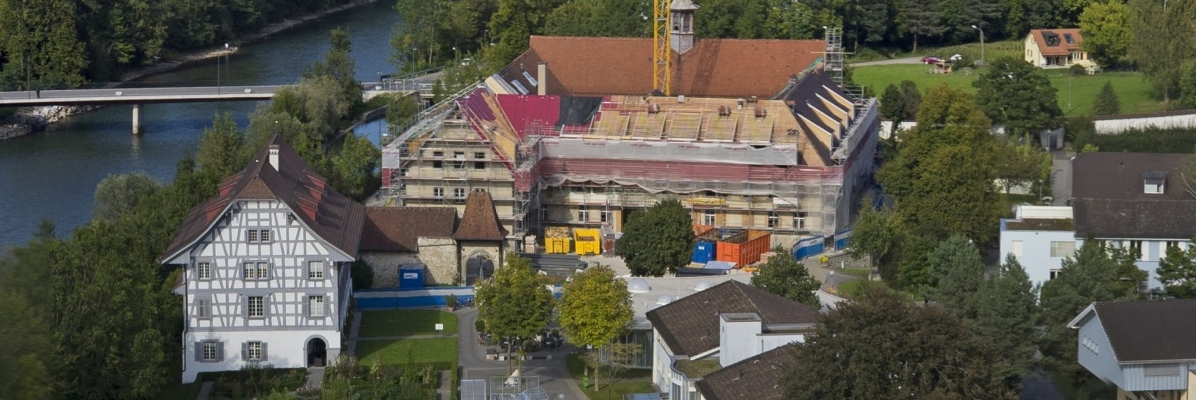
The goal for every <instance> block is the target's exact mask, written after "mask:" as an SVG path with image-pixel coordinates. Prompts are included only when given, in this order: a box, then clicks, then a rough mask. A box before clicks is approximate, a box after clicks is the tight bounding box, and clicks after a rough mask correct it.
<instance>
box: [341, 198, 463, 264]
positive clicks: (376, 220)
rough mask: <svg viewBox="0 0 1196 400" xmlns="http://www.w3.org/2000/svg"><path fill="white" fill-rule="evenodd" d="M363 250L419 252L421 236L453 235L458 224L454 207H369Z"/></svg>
mask: <svg viewBox="0 0 1196 400" xmlns="http://www.w3.org/2000/svg"><path fill="white" fill-rule="evenodd" d="M365 215H366V219H365V227H364V228H363V229H362V232H361V251H394V252H409V253H413V252H417V251H419V238H420V237H435V238H451V237H453V228H454V227H455V226H454V225H456V223H457V209H455V208H452V207H366V209H365Z"/></svg>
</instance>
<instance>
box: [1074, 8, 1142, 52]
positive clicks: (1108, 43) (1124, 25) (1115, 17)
mask: <svg viewBox="0 0 1196 400" xmlns="http://www.w3.org/2000/svg"><path fill="white" fill-rule="evenodd" d="M1080 31H1081V32H1083V34H1084V43H1083V45H1082V46H1084V51H1086V52H1088V55H1089V56H1090V57H1092V60H1093V61H1096V63H1097V64H1099V65H1100V66H1102V67H1107V66H1110V65H1114V64H1116V63H1117V62H1118V61H1121V59H1122V58H1125V55H1126V53H1127V52H1128V51H1129V48H1130V42H1131V41H1133V39H1134V33H1133V31H1132V30H1131V29H1130V8H1129V6H1128V5H1126V4H1125V3H1123V2H1120V1H1104V2H1095V3H1092V4H1091V5H1089V6H1088V8H1085V9H1084V13H1083V14H1080Z"/></svg>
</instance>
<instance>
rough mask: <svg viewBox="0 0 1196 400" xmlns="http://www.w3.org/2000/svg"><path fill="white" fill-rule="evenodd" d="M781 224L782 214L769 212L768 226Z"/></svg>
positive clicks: (774, 226) (772, 226) (773, 226)
mask: <svg viewBox="0 0 1196 400" xmlns="http://www.w3.org/2000/svg"><path fill="white" fill-rule="evenodd" d="M780 225H781V216H780V215H776V214H768V227H769V228H776V227H778V226H780Z"/></svg>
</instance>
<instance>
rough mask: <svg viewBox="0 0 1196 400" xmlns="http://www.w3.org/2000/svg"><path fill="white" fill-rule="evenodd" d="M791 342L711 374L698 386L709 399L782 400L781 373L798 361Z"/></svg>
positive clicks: (783, 389)
mask: <svg viewBox="0 0 1196 400" xmlns="http://www.w3.org/2000/svg"><path fill="white" fill-rule="evenodd" d="M795 346H799V345H797V344H788V345H784V346H781V347H777V348H775V349H772V350H769V351H766V352H763V353H760V354H758V355H756V356H755V357H751V358H748V359H745V360H743V361H740V362H737V363H734V364H731V365H728V366H726V367H725V368H723V369H720V370H718V371H715V372H712V373H710V374H707V375H706V376H705V377H703V378H702V380H700V381H698V382H697V383H696V384H695V386H697V388H698V392H701V393H702V398H703V399H706V400H780V399H781V396H782V394H784V391H785V388H784V386H783V385H781V377H782V376H783V375H784V374H785V371H786V370H787V369H789V367H790V366H792V365H793V363H794V362H795V360H794V358H793V354H792V352H793V350H794V347H795Z"/></svg>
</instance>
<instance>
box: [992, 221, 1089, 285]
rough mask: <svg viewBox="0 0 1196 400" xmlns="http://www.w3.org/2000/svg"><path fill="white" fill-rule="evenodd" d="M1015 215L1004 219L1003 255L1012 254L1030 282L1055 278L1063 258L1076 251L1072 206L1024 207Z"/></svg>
mask: <svg viewBox="0 0 1196 400" xmlns="http://www.w3.org/2000/svg"><path fill="white" fill-rule="evenodd" d="M1014 215H1015V216H1014V218H1012V219H1002V220H1001V239H1000V241H1001V245H1000V246H1001V253H1000V254H1003V255H1013V257H1014V258H1016V259H1017V261H1018V263H1020V264H1021V265H1022V268H1024V269H1025V270H1026V275H1028V276H1029V277H1030V283H1033V284H1035V285H1041V284H1043V283H1046V281H1048V280H1051V279H1055V276H1056V275H1057V274H1058V273H1059V268H1060V267H1061V266H1062V264H1063V259H1064V258H1066V257H1072V256H1074V255H1075V252H1076V248H1077V244H1076V241H1077V240H1076V229H1075V224H1074V223H1073V222H1072V209H1071V207H1053V206H1026V205H1023V206H1017V207H1016V208H1015V209H1014ZM1001 261H1002V262H1004V261H1005V260H1004V259H1003V258H1002V260H1001Z"/></svg>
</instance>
